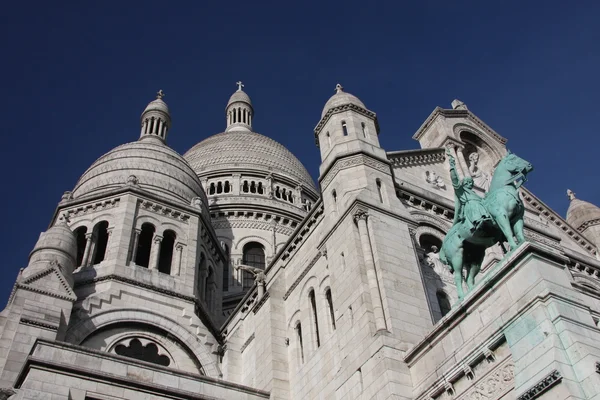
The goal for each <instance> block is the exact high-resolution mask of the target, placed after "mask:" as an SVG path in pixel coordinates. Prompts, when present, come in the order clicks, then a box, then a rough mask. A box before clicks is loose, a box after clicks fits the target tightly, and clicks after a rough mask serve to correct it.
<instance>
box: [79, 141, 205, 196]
mask: <svg viewBox="0 0 600 400" xmlns="http://www.w3.org/2000/svg"><path fill="white" fill-rule="evenodd" d="M126 184H131V185H136V186H139V187H140V188H141V189H144V190H147V191H148V192H152V193H155V194H157V195H160V196H162V197H165V198H168V199H170V200H175V201H179V202H183V203H186V204H190V203H191V200H192V199H193V198H194V197H200V198H202V201H203V202H204V204H207V201H206V194H205V193H204V190H202V185H201V184H200V180H199V179H198V177H197V176H196V174H195V173H194V171H193V170H192V168H191V167H190V166H189V164H188V163H187V162H186V161H185V160H184V159H183V157H181V155H179V154H178V153H177V152H176V151H175V150H173V149H171V148H169V147H168V146H166V145H164V144H162V143H161V142H158V141H156V142H155V141H149V140H140V141H137V142H132V143H127V144H124V145H121V146H118V147H116V148H114V149H113V150H111V151H109V152H108V153H106V154H105V155H103V156H102V157H100V158H99V159H98V160H96V161H95V162H94V163H93V164H92V166H91V167H90V168H88V170H87V171H85V173H84V174H83V175H82V176H81V178H79V181H78V182H77V184H76V185H75V189H73V198H75V199H77V198H80V197H84V196H90V195H94V194H98V193H102V192H106V191H109V190H112V189H116V188H119V187H122V186H123V185H126Z"/></svg>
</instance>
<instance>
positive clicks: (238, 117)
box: [237, 108, 242, 122]
mask: <svg viewBox="0 0 600 400" xmlns="http://www.w3.org/2000/svg"><path fill="white" fill-rule="evenodd" d="M237 119H238V122H242V109H241V108H238V109H237Z"/></svg>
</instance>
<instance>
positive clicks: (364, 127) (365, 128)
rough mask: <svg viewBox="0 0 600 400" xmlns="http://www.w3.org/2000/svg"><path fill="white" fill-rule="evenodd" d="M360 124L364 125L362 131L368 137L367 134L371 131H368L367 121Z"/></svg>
mask: <svg viewBox="0 0 600 400" xmlns="http://www.w3.org/2000/svg"><path fill="white" fill-rule="evenodd" d="M360 126H361V127H362V133H363V137H367V135H368V133H369V132H368V131H367V125H365V123H364V122H361V123H360Z"/></svg>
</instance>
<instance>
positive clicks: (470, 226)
mask: <svg viewBox="0 0 600 400" xmlns="http://www.w3.org/2000/svg"><path fill="white" fill-rule="evenodd" d="M447 155H448V158H449V162H450V176H451V178H452V186H453V187H454V192H455V197H456V201H455V205H456V207H455V215H454V224H453V225H452V228H450V231H448V234H447V235H446V237H445V239H444V242H443V243H442V248H441V250H440V260H441V261H442V262H443V263H444V264H446V265H448V267H449V268H450V271H451V272H452V273H453V274H454V283H455V284H456V291H457V293H458V299H459V301H460V300H462V299H463V298H464V296H465V293H464V290H463V281H465V280H466V283H467V288H468V290H469V291H470V290H471V289H473V287H474V286H475V277H476V276H477V274H478V273H479V271H480V269H481V264H482V262H483V258H484V256H485V250H486V249H487V248H488V247H491V246H493V245H494V244H496V243H498V242H500V243H503V242H504V241H506V242H508V244H509V246H510V250H511V251H512V250H514V249H515V248H516V247H517V246H518V245H519V244H521V243H523V242H524V241H525V236H524V235H523V216H524V214H525V207H524V206H523V202H522V201H521V199H520V197H519V187H521V185H522V184H523V183H525V181H526V180H527V174H528V173H529V172H531V171H532V170H533V166H532V165H531V163H529V162H528V161H525V160H523V159H522V158H519V157H517V156H516V155H515V154H512V153H511V152H508V154H507V155H506V156H504V158H503V159H502V160H501V161H500V162H499V163H498V165H497V167H496V170H495V172H494V176H493V178H492V182H491V184H490V188H489V191H488V193H487V195H486V196H485V198H481V197H479V195H478V194H476V193H475V192H474V191H473V179H472V178H471V177H470V176H467V177H465V178H464V179H463V180H462V182H461V181H460V179H459V177H458V174H457V172H456V162H455V160H454V157H453V156H452V154H451V153H450V151H449V150H448V151H447ZM514 237H516V241H515V239H514ZM463 268H466V269H467V274H466V279H464V278H463Z"/></svg>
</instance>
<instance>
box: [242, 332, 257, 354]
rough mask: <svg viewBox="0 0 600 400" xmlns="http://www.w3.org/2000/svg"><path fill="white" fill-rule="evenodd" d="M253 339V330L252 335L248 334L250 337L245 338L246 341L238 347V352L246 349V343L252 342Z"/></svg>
mask: <svg viewBox="0 0 600 400" xmlns="http://www.w3.org/2000/svg"><path fill="white" fill-rule="evenodd" d="M253 340H254V332H252V335H250V337H249V338H248V339H246V341H245V342H244V344H243V345H242V347H240V353H243V352H244V350H246V347H248V345H249V344H250V343H252V341H253Z"/></svg>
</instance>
